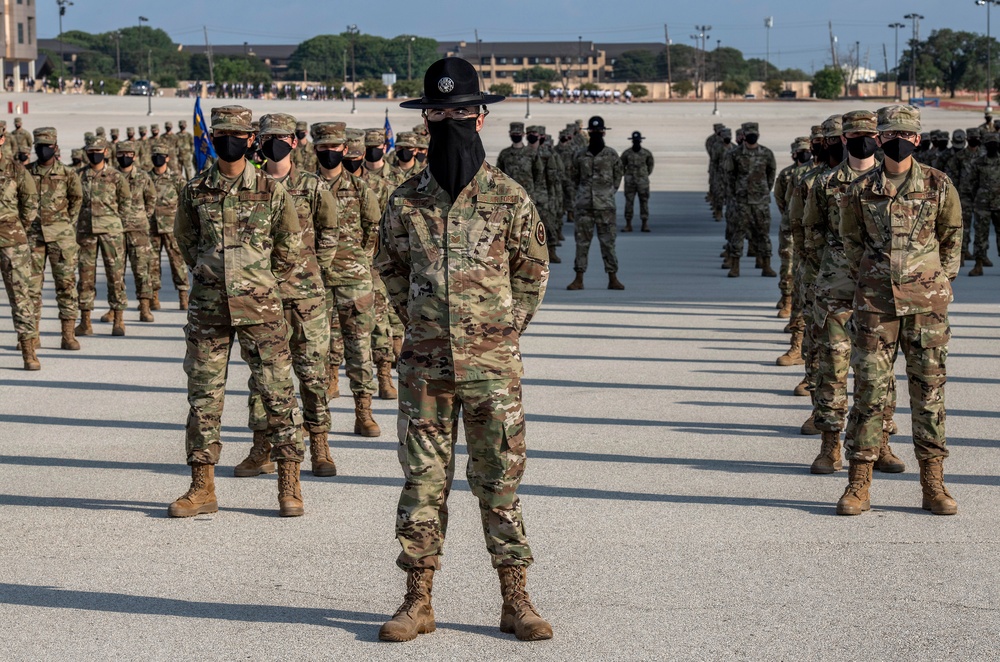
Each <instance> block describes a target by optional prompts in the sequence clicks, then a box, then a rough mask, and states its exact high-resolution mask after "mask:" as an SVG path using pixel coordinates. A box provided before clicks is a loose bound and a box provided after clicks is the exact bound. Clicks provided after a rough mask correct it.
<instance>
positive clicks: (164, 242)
mask: <svg viewBox="0 0 1000 662" xmlns="http://www.w3.org/2000/svg"><path fill="white" fill-rule="evenodd" d="M149 244H150V250H151V251H152V253H153V263H152V266H151V267H150V278H151V279H152V287H153V291H154V292H159V291H160V289H161V288H162V287H163V278H162V275H161V274H162V273H163V251H164V250H166V252H167V260H168V261H169V262H170V275H171V276H172V277H173V280H174V288H175V289H176V290H177V291H178V292H183V291H185V290H187V289H188V271H187V264H185V263H184V257H183V256H182V255H181V249H180V248H179V247H178V246H177V238H176V237H174V233H173V232H164V233H159V232H154V233H153V234H151V235H149Z"/></svg>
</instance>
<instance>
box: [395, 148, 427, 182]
mask: <svg viewBox="0 0 1000 662" xmlns="http://www.w3.org/2000/svg"><path fill="white" fill-rule="evenodd" d="M393 154H394V155H395V152H393ZM386 163H389V161H388V157H386ZM425 167H426V166H425V164H423V163H421V162H420V161H417V160H416V159H414V160H413V165H412V166H410V168H409V169H408V170H404V169H403V168H402V167H400V165H399V163H398V162H397V163H394V164H392V185H393V186H399V185H400V184H402V183H403V182H405V181H406V180H407V179H409V178H410V177H413V176H415V175H419V174H420V173H421V172H422V171H423V169H424V168H425Z"/></svg>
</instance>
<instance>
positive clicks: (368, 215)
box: [359, 184, 382, 256]
mask: <svg viewBox="0 0 1000 662" xmlns="http://www.w3.org/2000/svg"><path fill="white" fill-rule="evenodd" d="M362 191H363V192H362V194H361V197H360V198H359V201H360V203H361V238H362V243H363V244H364V247H365V253H366V254H367V255H369V256H372V255H374V254H375V249H376V248H377V247H378V239H379V237H378V226H379V221H380V220H381V218H382V214H381V213H380V212H379V206H378V198H376V197H375V193H374V192H373V191H372V189H371V187H369V186H368V185H367V184H365V185H364V187H363V189H362Z"/></svg>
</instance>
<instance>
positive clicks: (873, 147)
mask: <svg viewBox="0 0 1000 662" xmlns="http://www.w3.org/2000/svg"><path fill="white" fill-rule="evenodd" d="M877 150H878V143H876V142H875V138H873V137H872V136H855V137H854V138H848V139H847V153H848V154H850V155H851V156H853V157H854V158H856V159H867V158H868V157H869V156H874V155H875V152H876V151H877Z"/></svg>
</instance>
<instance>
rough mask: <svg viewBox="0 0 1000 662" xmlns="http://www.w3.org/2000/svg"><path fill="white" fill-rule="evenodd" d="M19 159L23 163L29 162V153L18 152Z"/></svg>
mask: <svg viewBox="0 0 1000 662" xmlns="http://www.w3.org/2000/svg"><path fill="white" fill-rule="evenodd" d="M17 160H18V161H20V162H21V163H27V162H28V155H27V154H25V153H24V152H18V153H17Z"/></svg>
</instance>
